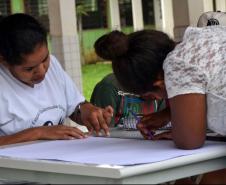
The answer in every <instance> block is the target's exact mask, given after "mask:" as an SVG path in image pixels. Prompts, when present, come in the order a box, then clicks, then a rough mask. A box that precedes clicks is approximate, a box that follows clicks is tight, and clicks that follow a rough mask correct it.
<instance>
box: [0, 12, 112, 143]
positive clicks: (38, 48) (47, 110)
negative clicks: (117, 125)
mask: <svg viewBox="0 0 226 185" xmlns="http://www.w3.org/2000/svg"><path fill="white" fill-rule="evenodd" d="M0 87H1V90H0V145H6V144H13V143H18V142H25V141H34V140H39V139H42V140H43V139H75V138H85V137H86V136H85V134H84V133H83V132H81V131H80V130H79V129H77V128H73V127H69V126H65V125H63V123H64V121H65V119H66V118H67V117H68V118H71V119H72V120H73V121H76V122H79V123H83V124H84V125H86V126H87V127H88V128H89V130H90V131H93V130H94V131H96V133H97V134H98V133H99V132H100V130H102V129H103V130H104V132H105V134H107V135H108V134H109V129H108V125H109V123H110V120H111V115H112V113H113V110H112V108H111V107H107V108H105V109H101V108H97V107H95V106H93V105H92V104H91V103H88V102H86V101H85V99H84V97H83V96H82V95H81V94H80V92H79V91H78V89H77V88H76V86H75V85H74V82H73V81H72V80H71V79H70V78H69V76H68V75H67V74H66V73H65V71H64V70H63V69H62V67H61V65H60V63H59V62H58V60H57V59H56V58H55V57H54V56H52V55H50V53H49V50H48V48H47V33H46V30H45V29H44V28H43V26H42V25H41V24H40V23H39V22H38V21H37V20H35V19H34V18H33V17H31V16H29V15H26V14H13V15H10V16H8V17H5V18H3V19H2V20H1V21H0Z"/></svg>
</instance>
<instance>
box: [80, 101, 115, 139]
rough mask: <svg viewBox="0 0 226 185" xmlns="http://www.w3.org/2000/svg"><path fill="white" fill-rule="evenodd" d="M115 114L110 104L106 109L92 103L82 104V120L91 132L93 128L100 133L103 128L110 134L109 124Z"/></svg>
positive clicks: (106, 133)
mask: <svg viewBox="0 0 226 185" xmlns="http://www.w3.org/2000/svg"><path fill="white" fill-rule="evenodd" d="M112 115H113V109H112V107H110V106H108V107H106V108H105V109H102V108H99V107H96V106H94V105H92V104H91V103H85V104H83V105H81V121H82V123H83V124H84V125H85V126H87V128H88V129H89V131H90V132H92V131H93V130H94V131H95V132H96V134H97V135H99V133H100V131H101V130H104V133H105V135H107V136H108V135H110V133H109V124H110V121H111V118H112Z"/></svg>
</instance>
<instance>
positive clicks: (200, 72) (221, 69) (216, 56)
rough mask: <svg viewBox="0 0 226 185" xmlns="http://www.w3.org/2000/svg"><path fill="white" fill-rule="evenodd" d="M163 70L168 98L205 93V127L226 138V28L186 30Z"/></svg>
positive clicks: (191, 28) (192, 28) (190, 28)
mask: <svg viewBox="0 0 226 185" xmlns="http://www.w3.org/2000/svg"><path fill="white" fill-rule="evenodd" d="M163 68H164V75H165V84H166V89H167V93H168V98H172V97H174V96H177V95H181V94H189V93H199V94H206V97H207V98H206V100H207V121H208V128H209V129H211V130H213V131H215V132H217V133H219V134H221V135H226V27H225V26H207V27H202V28H196V27H188V28H187V30H186V31H185V34H184V38H183V41H182V42H181V43H180V44H178V45H177V46H176V48H175V49H174V50H173V51H172V52H171V53H169V55H168V56H167V58H166V60H165V61H164V64H163ZM191 109H192V107H191Z"/></svg>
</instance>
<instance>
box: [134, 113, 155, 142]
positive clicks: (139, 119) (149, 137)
mask: <svg viewBox="0 0 226 185" xmlns="http://www.w3.org/2000/svg"><path fill="white" fill-rule="evenodd" d="M129 112H130V113H131V114H132V115H133V117H134V118H135V119H136V121H137V123H136V124H138V123H140V121H141V117H139V116H138V115H137V114H136V113H135V112H133V111H132V110H129ZM147 134H148V139H150V140H152V139H153V138H154V134H155V132H153V131H151V130H149V131H148V133H147Z"/></svg>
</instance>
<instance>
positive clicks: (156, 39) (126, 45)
mask: <svg viewBox="0 0 226 185" xmlns="http://www.w3.org/2000/svg"><path fill="white" fill-rule="evenodd" d="M94 47H95V51H96V53H97V55H98V56H100V57H101V58H103V59H106V60H111V61H112V68H113V71H114V73H115V76H116V78H117V80H118V81H119V83H120V84H121V85H122V86H123V87H124V88H125V89H126V90H128V91H129V92H134V93H138V94H141V93H145V92H148V91H151V90H153V82H154V81H156V80H157V77H158V75H159V74H160V72H162V71H163V69H162V67H163V61H164V60H165V58H166V56H167V54H168V53H169V52H171V51H172V50H173V49H174V47H175V42H174V41H173V40H171V39H170V38H169V37H168V35H166V34H165V33H163V32H160V31H156V30H142V31H137V32H134V33H131V34H128V35H126V34H124V33H123V32H120V31H112V32H110V33H108V34H106V35H103V36H102V37H100V38H99V39H98V40H97V41H96V42H95V44H94Z"/></svg>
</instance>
